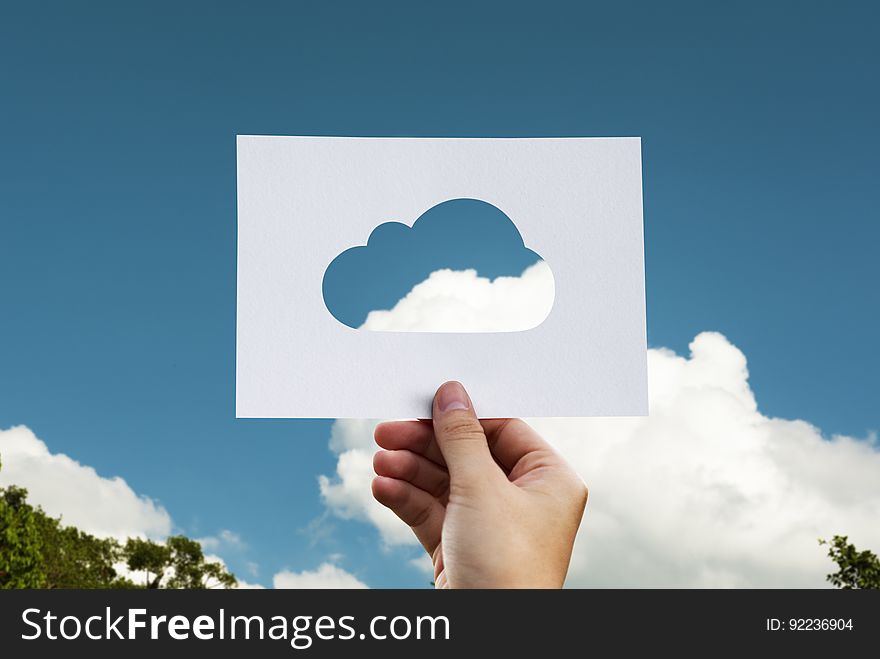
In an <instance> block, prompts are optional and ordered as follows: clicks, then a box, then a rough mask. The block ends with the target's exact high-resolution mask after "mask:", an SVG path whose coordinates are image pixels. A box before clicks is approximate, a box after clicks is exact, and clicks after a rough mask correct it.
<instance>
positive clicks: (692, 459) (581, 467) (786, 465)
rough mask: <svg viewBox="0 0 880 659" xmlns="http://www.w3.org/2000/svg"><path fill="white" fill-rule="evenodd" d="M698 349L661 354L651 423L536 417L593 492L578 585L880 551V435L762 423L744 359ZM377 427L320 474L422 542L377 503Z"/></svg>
mask: <svg viewBox="0 0 880 659" xmlns="http://www.w3.org/2000/svg"><path fill="white" fill-rule="evenodd" d="M416 288H418V287H416ZM414 290H415V289H414ZM473 313H474V314H475V315H481V314H483V312H482V311H480V310H479V309H476V308H475V309H474V310H473ZM492 313H493V312H492V311H488V312H486V314H485V315H486V317H484V318H477V319H474V321H473V323H472V324H471V325H472V326H473V325H480V326H482V327H486V326H488V325H490V324H491V322H492V320H491V318H492ZM392 314H393V312H392ZM403 316H404V318H403V321H402V322H404V323H408V322H410V320H409V315H408V313H407V314H403ZM385 321H386V322H387V323H388V325H389V326H393V324H394V322H396V321H395V320H394V317H393V316H391V317H386V318H385ZM420 322H421V321H420ZM690 350H691V354H690V356H689V357H682V356H678V355H676V354H675V353H673V352H672V351H669V350H666V349H663V348H659V349H651V350H649V352H648V366H649V390H650V416H648V417H644V418H605V419H535V420H530V423H531V424H532V425H533V426H534V427H535V428H536V429H538V430H539V431H540V432H541V433H542V435H543V436H544V437H546V438H547V439H548V440H549V441H550V442H552V443H553V444H554V445H555V446H556V447H557V448H558V449H559V450H560V451H561V452H562V453H563V454H564V455H565V456H566V458H567V459H568V460H569V461H570V462H571V463H572V464H573V465H574V466H575V468H576V469H577V470H578V472H579V473H580V474H581V475H582V476H583V478H584V480H585V481H586V482H587V484H588V485H589V487H590V503H589V505H588V506H587V514H586V517H585V519H584V523H583V525H582V527H581V533H580V536H579V538H578V543H577V546H576V548H575V553H574V556H573V559H572V567H571V572H570V576H569V582H568V583H569V585H571V586H585V587H586V586H609V587H613V586H643V587H651V586H672V587H676V586H732V587H777V586H779V587H782V586H788V587H797V586H815V587H818V586H823V585H826V584H825V581H824V577H825V574H827V573H828V572H829V571H832V569H833V564H832V563H831V562H830V560H829V559H828V558H827V557H826V555H825V554H826V550H825V549H824V548H822V547H820V546H819V545H818V543H817V539H818V538H820V537H824V538H829V537H830V536H832V535H834V534H847V535H849V536H850V539H851V540H852V541H853V542H855V543H856V545H857V546H860V547H865V548H873V549H874V550H877V549H878V548H880V524H878V523H877V520H878V519H880V450H878V447H877V442H876V438H869V439H868V440H859V439H855V438H852V437H845V436H834V437H831V438H825V437H823V436H822V433H821V431H820V430H819V429H818V428H816V427H814V426H812V425H810V424H809V423H807V422H806V421H801V420H786V419H776V418H771V417H768V416H765V415H764V414H762V413H761V412H760V411H759V409H758V405H757V403H756V401H755V397H754V394H753V392H752V390H751V387H750V385H749V382H748V369H747V367H746V358H745V356H744V355H743V353H742V352H741V351H740V350H739V349H737V348H736V347H735V346H733V345H732V344H731V343H730V342H729V341H728V340H727V339H726V338H725V337H724V336H722V335H721V334H718V333H713V332H704V333H702V334H699V335H698V336H697V337H696V338H695V339H694V341H693V342H692V343H691V345H690ZM477 408H478V409H479V401H477ZM374 425H375V422H370V421H360V420H339V421H337V422H336V423H335V424H334V427H333V431H332V437H331V449H332V450H333V451H334V452H336V453H337V454H338V461H337V469H336V472H337V473H336V475H335V477H334V478H327V477H323V476H322V477H321V480H320V486H321V493H322V496H323V498H324V501H325V503H326V504H327V506H328V507H329V508H330V509H331V510H332V511H333V512H334V513H336V514H338V515H339V516H340V517H343V518H346V519H361V520H366V521H368V522H370V523H372V524H373V525H375V526H376V528H377V529H378V530H379V533H380V535H381V538H382V541H383V543H384V544H387V545H395V544H413V545H415V544H416V542H415V539H414V538H413V537H412V536H411V534H410V533H409V530H408V529H407V528H406V527H405V526H404V525H403V524H402V523H400V522H399V520H397V518H396V517H394V515H392V514H391V513H390V512H389V511H387V510H386V509H384V508H383V507H381V506H379V505H378V504H377V503H375V502H374V501H373V499H372V497H371V495H370V488H369V483H370V479H371V477H372V475H371V472H372V465H371V456H372V454H373V453H374V451H375V446H374V444H373V440H372V427H373V426H374Z"/></svg>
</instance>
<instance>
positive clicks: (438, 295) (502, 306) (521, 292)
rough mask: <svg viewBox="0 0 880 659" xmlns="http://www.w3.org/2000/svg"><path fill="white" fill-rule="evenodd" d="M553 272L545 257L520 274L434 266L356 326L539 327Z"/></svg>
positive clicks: (546, 307)
mask: <svg viewBox="0 0 880 659" xmlns="http://www.w3.org/2000/svg"><path fill="white" fill-rule="evenodd" d="M554 294H555V287H554V282H553V273H552V272H550V267H549V266H548V265H547V263H546V262H544V261H538V262H537V263H535V264H533V265H531V266H529V267H528V268H526V269H525V271H523V273H522V275H520V276H519V277H496V278H495V279H488V278H487V277H480V276H479V275H478V274H477V271H476V270H447V269H444V270H438V271H436V272H432V273H431V275H430V276H429V277H428V278H427V279H426V280H425V281H423V282H421V283H419V284H416V286H414V287H413V289H412V290H411V291H410V292H409V293H407V295H406V297H404V298H403V299H402V300H400V301H399V302H398V303H397V304H396V305H394V308H392V309H391V310H388V311H384V310H383V311H371V312H370V313H369V314H367V320H366V321H365V322H364V324H363V325H361V327H360V329H368V330H379V331H383V330H384V331H398V332H401V331H406V332H516V331H522V330H528V329H532V328H533V327H536V326H537V325H540V324H541V323H542V322H543V321H544V319H546V318H547V316H548V315H549V313H550V309H552V307H553V298H554Z"/></svg>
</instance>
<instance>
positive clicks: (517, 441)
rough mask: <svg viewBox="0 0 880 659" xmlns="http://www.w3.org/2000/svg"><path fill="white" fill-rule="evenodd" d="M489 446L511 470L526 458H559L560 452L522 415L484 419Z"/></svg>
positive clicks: (551, 459)
mask: <svg viewBox="0 0 880 659" xmlns="http://www.w3.org/2000/svg"><path fill="white" fill-rule="evenodd" d="M481 423H482V424H483V430H484V431H485V433H486V440H487V441H488V444H489V450H490V451H492V455H494V456H495V458H496V459H497V460H498V462H499V463H500V464H501V466H502V467H504V468H505V469H506V470H507V471H508V472H511V471H513V470H514V468H515V467H517V465H519V466H520V467H522V463H523V461H524V460H525V458H527V457H529V458H531V461H533V462H537V461H540V460H543V461H556V460H558V459H560V458H559V455H558V454H557V453H556V451H555V450H554V449H553V447H552V446H550V444H549V443H548V442H547V441H546V440H545V439H544V438H542V437H541V436H540V435H539V434H538V433H537V432H535V431H534V429H532V427H531V426H530V425H529V424H527V423H526V422H525V421H523V420H522V419H483V420H482V421H481Z"/></svg>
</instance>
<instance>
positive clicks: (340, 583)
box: [272, 563, 367, 589]
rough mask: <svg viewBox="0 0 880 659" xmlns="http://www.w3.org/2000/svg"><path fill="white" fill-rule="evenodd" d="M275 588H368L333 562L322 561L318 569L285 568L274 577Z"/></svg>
mask: <svg viewBox="0 0 880 659" xmlns="http://www.w3.org/2000/svg"><path fill="white" fill-rule="evenodd" d="M272 585H273V586H274V587H275V588H297V589H300V588H367V584H365V583H364V582H363V581H361V580H360V579H358V578H357V577H355V576H354V575H353V574H350V573H349V572H346V571H345V570H343V569H342V568H341V567H338V566H336V565H333V564H332V563H321V565H320V566H318V569H317V570H304V571H302V572H290V571H289V570H284V571H282V572H279V573H277V574H276V575H275V576H274V578H273V579H272Z"/></svg>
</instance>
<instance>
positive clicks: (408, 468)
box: [373, 450, 449, 497]
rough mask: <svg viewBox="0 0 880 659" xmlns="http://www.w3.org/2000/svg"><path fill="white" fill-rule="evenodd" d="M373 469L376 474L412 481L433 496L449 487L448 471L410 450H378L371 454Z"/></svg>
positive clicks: (440, 495) (439, 494)
mask: <svg viewBox="0 0 880 659" xmlns="http://www.w3.org/2000/svg"><path fill="white" fill-rule="evenodd" d="M373 470H374V471H375V472H376V474H377V475H378V476H388V477H389V478H396V479H398V480H402V481H406V482H408V483H412V484H413V485H415V486H416V487H417V488H419V489H420V490H424V491H425V492H427V493H428V494H430V495H432V496H435V497H442V496H443V495H444V494H445V493H446V490H448V489H449V472H447V471H446V470H445V469H444V468H443V467H440V466H439V465H436V464H434V463H433V462H431V461H430V460H428V459H427V458H426V457H424V456H421V455H419V454H417V453H413V452H412V451H406V450H404V451H379V452H378V453H376V455H374V456H373Z"/></svg>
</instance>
